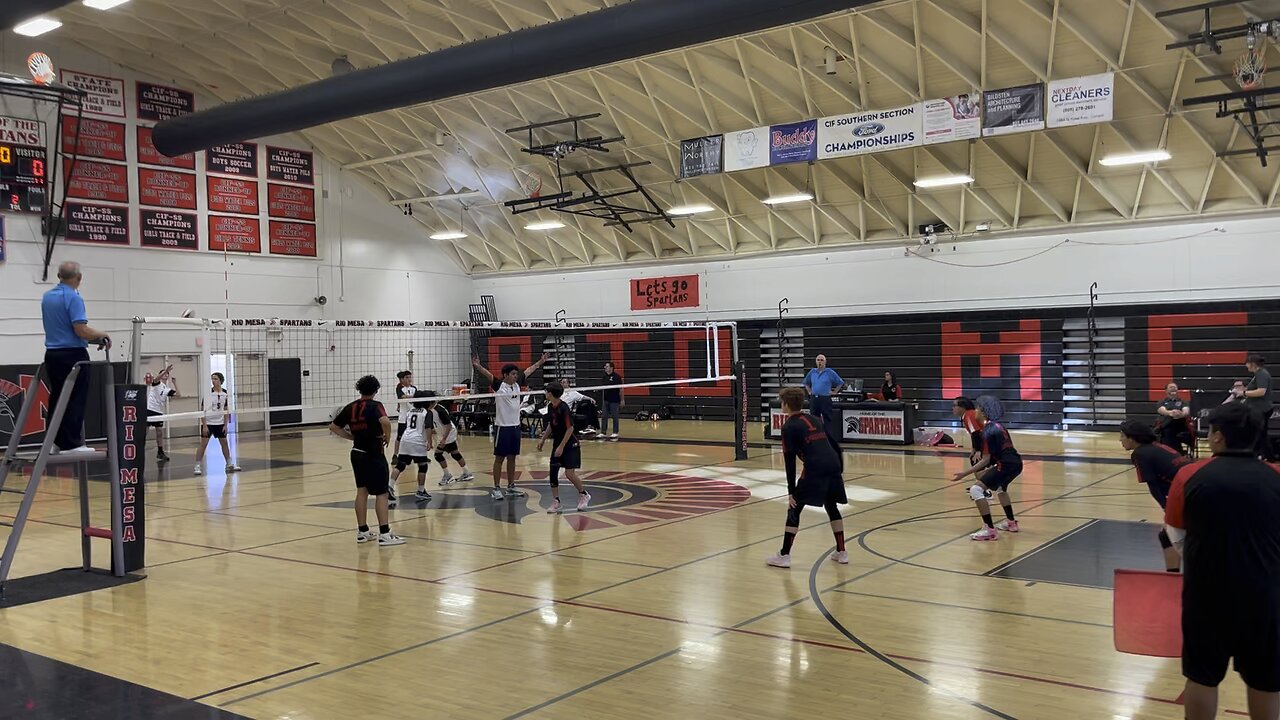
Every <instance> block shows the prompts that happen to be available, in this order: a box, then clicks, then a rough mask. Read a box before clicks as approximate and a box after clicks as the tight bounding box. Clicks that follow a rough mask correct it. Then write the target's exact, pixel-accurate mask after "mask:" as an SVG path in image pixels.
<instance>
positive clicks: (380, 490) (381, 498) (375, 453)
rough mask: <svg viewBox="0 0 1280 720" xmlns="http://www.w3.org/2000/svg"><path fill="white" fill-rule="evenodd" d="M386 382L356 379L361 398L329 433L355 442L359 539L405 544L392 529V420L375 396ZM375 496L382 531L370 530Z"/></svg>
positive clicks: (337, 418) (341, 412)
mask: <svg viewBox="0 0 1280 720" xmlns="http://www.w3.org/2000/svg"><path fill="white" fill-rule="evenodd" d="M381 387H382V384H381V383H379V382H378V378H376V377H374V376H372V375H365V376H364V377H362V378H360V379H359V380H358V381H357V382H356V390H357V391H358V392H359V393H360V399H359V400H356V401H354V402H351V403H348V404H347V406H346V407H344V408H342V409H341V410H339V411H338V414H337V415H335V416H334V418H333V422H332V423H330V425H329V432H331V433H333V434H334V435H337V436H338V437H340V438H346V439H347V440H350V441H351V442H352V447H351V470H352V472H353V473H354V474H355V479H356V502H355V509H356V525H357V526H358V530H357V532H356V542H358V543H365V542H369V541H370V540H373V539H375V538H376V539H377V540H378V545H379V546H381V547H387V546H389V545H403V544H404V538H402V537H400V536H398V535H396V534H395V533H393V532H391V525H389V524H388V519H387V490H388V488H389V486H390V483H389V482H388V478H389V475H390V468H389V467H388V466H387V456H386V455H385V454H384V453H385V452H386V447H387V444H388V443H389V442H390V441H391V421H390V420H388V419H387V410H386V408H384V407H382V403H380V402H378V401H377V400H374V399H373V396H374V395H377V394H378V390H379V389H380V388H381ZM370 495H373V496H374V498H376V499H375V500H374V511H375V512H376V513H377V515H378V532H377V533H374V532H373V531H371V530H369V525H368V524H367V519H368V514H369V496H370Z"/></svg>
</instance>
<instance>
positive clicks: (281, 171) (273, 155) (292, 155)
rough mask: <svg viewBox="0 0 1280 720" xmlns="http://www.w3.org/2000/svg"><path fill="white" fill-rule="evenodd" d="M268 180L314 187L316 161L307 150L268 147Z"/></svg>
mask: <svg viewBox="0 0 1280 720" xmlns="http://www.w3.org/2000/svg"><path fill="white" fill-rule="evenodd" d="M267 179H268V180H280V181H282V182H291V183H297V184H299V185H314V184H315V181H316V174H315V160H314V159H313V155H312V154H311V153H310V152H309V151H307V150H294V149H292V148H278V147H272V146H270V145H268V146H267Z"/></svg>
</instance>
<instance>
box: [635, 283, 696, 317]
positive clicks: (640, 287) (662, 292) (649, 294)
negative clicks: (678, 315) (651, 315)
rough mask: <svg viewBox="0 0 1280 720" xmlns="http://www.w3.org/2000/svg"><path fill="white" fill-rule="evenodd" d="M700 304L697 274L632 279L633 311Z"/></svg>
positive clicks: (693, 306)
mask: <svg viewBox="0 0 1280 720" xmlns="http://www.w3.org/2000/svg"><path fill="white" fill-rule="evenodd" d="M700 304H702V303H701V300H700V299H699V297H698V276H697V275H679V276H676V277H664V278H638V279H633V280H632V281H631V310H632V311H637V310H668V309H671V308H696V307H698V306H699V305H700Z"/></svg>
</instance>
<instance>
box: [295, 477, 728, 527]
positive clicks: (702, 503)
mask: <svg viewBox="0 0 1280 720" xmlns="http://www.w3.org/2000/svg"><path fill="white" fill-rule="evenodd" d="M548 474H549V473H548V472H547V471H546V470H537V471H533V472H528V471H525V472H521V473H520V475H519V478H518V482H519V483H520V488H521V489H522V490H524V491H525V492H528V493H529V497H527V498H511V499H508V500H500V501H494V500H490V499H489V495H488V489H489V487H491V486H490V485H489V484H488V483H486V482H484V481H483V480H487V479H488V478H484V479H482V478H477V480H476V482H475V483H472V484H471V485H470V486H469V487H467V488H465V489H464V488H458V489H452V488H451V489H437V488H436V487H435V482H434V481H435V480H436V479H437V476H435V475H434V473H433V476H432V477H431V478H430V479H429V480H428V481H427V483H428V488H427V489H428V491H430V492H431V495H432V498H431V501H430V502H426V503H419V502H416V501H414V499H413V491H412V490H411V489H410V484H409V483H402V484H401V486H400V502H399V507H398V508H396V509H395V510H392V511H391V512H392V513H393V515H394V516H395V518H394V519H403V518H404V517H406V516H412V515H414V514H420V515H425V514H426V513H428V512H435V511H439V510H461V509H465V508H470V509H473V510H475V512H476V514H477V515H480V516H481V517H485V518H488V519H490V520H497V521H500V522H508V523H514V524H520V523H521V522H522V521H523V520H524V518H526V517H528V516H530V515H544V514H546V511H547V508H549V507H551V488H550V487H549V486H548V485H547V476H548ZM580 477H581V478H582V482H583V484H585V485H586V487H587V492H589V493H591V507H590V509H588V510H587V512H582V513H580V512H578V511H576V510H574V507H575V506H576V505H577V502H578V493H577V491H576V490H574V489H573V484H572V483H570V482H569V481H568V480H567V479H565V478H564V477H561V479H560V500H561V502H562V503H564V507H565V510H564V513H563V514H562V515H561V516H560V517H561V519H562V520H563V521H564V522H566V523H568V524H569V526H570V527H572V528H573V529H574V530H580V531H581V530H601V529H604V528H611V527H618V526H621V525H644V524H647V523H656V522H668V521H671V520H681V519H684V518H687V517H691V516H694V515H702V514H705V513H710V512H715V511H717V510H724V509H726V508H730V507H733V506H735V505H740V504H742V503H744V502H746V501H747V500H749V499H750V498H751V491H750V490H747V489H746V488H744V487H741V486H738V485H735V484H733V483H731V482H727V481H725V480H716V479H714V478H700V477H690V476H687V475H666V474H661V473H658V474H654V473H641V472H604V471H601V472H584V473H581V474H580ZM402 479H403V478H402ZM311 507H330V508H341V509H344V510H349V509H350V508H351V501H350V500H346V501H339V502H329V503H318V504H314V505H311Z"/></svg>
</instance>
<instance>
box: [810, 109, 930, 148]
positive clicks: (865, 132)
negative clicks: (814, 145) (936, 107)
mask: <svg viewBox="0 0 1280 720" xmlns="http://www.w3.org/2000/svg"><path fill="white" fill-rule="evenodd" d="M923 115H924V113H923V112H922V111H921V109H920V103H916V104H914V105H907V106H906V107H900V108H893V109H891V110H874V111H871V112H864V113H854V114H851V115H835V116H832V117H826V118H822V119H821V120H819V121H818V159H819V160H827V159H830V158H839V157H850V156H853V155H866V154H867V153H875V152H888V151H890V150H897V149H898V148H908V147H917V146H919V145H921V144H922V143H923V130H922V128H923V119H922V117H923Z"/></svg>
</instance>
